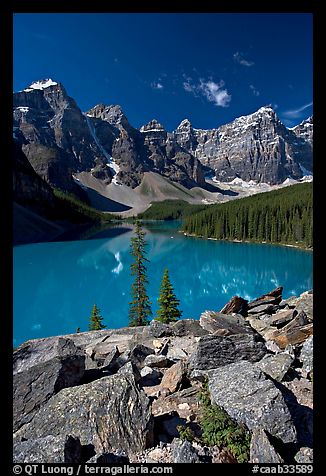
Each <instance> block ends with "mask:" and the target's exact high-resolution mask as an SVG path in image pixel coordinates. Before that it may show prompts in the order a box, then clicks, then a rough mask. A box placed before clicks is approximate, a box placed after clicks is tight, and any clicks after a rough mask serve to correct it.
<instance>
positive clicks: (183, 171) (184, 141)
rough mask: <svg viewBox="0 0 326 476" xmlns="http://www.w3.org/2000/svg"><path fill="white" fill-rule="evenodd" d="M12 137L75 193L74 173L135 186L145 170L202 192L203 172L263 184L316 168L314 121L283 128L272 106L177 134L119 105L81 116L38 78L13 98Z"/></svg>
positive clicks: (60, 90)
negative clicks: (137, 123)
mask: <svg viewBox="0 0 326 476" xmlns="http://www.w3.org/2000/svg"><path fill="white" fill-rule="evenodd" d="M13 106H14V109H13V128H14V137H15V139H16V141H17V142H18V143H20V145H21V147H22V150H23V152H24V153H25V154H26V156H27V158H28V160H29V162H30V163H31V165H32V166H33V168H34V170H35V171H36V172H37V173H38V174H39V175H40V176H41V177H42V178H44V179H45V180H46V181H47V182H49V183H50V184H52V185H54V186H57V187H60V188H63V189H66V190H70V191H76V190H77V189H78V188H79V191H80V187H78V185H77V184H78V182H77V181H76V179H75V180H74V176H75V174H76V173H79V172H83V171H89V172H91V174H92V175H93V176H94V177H96V178H97V179H99V180H102V181H104V183H106V184H108V183H111V182H113V183H114V184H124V185H126V186H128V187H131V188H135V187H137V186H139V185H140V184H141V182H142V179H143V177H144V174H145V173H146V172H155V173H157V174H160V175H162V176H163V177H166V178H168V179H170V180H172V181H173V182H177V183H179V184H181V185H183V186H185V187H187V188H188V189H189V188H192V187H195V186H199V187H203V188H204V187H205V178H204V177H205V175H206V176H209V175H210V176H211V177H215V180H218V181H221V182H230V181H232V180H233V179H235V178H240V179H242V180H244V181H250V180H254V181H256V182H258V183H260V182H265V183H269V184H279V183H282V182H283V181H284V180H285V179H286V178H287V177H291V178H293V179H300V178H302V177H303V175H305V174H306V172H307V171H312V168H313V167H312V134H313V119H312V117H311V118H309V119H307V120H306V121H304V122H302V123H301V124H300V125H298V126H296V127H295V128H292V129H288V128H286V127H285V126H284V125H283V124H282V122H281V121H280V119H279V118H278V117H277V114H276V113H275V111H274V110H273V109H272V108H271V107H262V108H260V109H259V110H258V111H257V112H255V113H253V114H250V115H248V116H243V117H240V118H238V119H236V120H234V121H233V122H231V123H230V124H226V125H223V126H221V127H219V128H217V129H211V130H202V129H195V128H193V127H192V125H191V123H190V122H189V121H188V120H187V119H185V120H183V121H182V122H181V123H180V125H179V126H178V127H177V129H176V130H175V131H173V132H171V133H170V132H167V131H166V130H165V129H164V127H163V126H162V125H161V124H160V123H159V122H157V121H156V120H152V121H150V122H149V123H148V124H146V125H144V126H143V127H141V128H140V129H136V128H134V127H133V126H132V125H131V124H130V123H129V121H128V119H127V117H126V116H125V114H124V113H123V111H122V109H121V107H120V106H118V105H109V106H106V105H104V104H99V105H97V106H95V107H94V108H92V109H91V110H89V111H87V112H86V113H83V112H82V111H81V110H80V108H79V107H78V105H77V103H76V101H75V100H74V99H72V98H71V97H69V96H68V94H67V92H66V90H65V88H64V86H63V85H62V84H61V83H58V82H55V81H53V80H40V81H37V82H35V83H33V84H31V85H30V86H29V87H28V88H26V89H24V90H23V91H19V92H16V93H14V98H13Z"/></svg>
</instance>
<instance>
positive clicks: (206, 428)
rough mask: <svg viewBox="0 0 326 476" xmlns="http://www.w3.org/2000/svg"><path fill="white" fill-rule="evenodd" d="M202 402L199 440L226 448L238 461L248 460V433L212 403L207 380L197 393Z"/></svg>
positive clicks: (244, 461)
mask: <svg viewBox="0 0 326 476" xmlns="http://www.w3.org/2000/svg"><path fill="white" fill-rule="evenodd" d="M199 400H200V402H201V403H202V417H201V419H200V427H201V430H202V435H201V440H202V442H203V443H204V444H205V445H207V446H214V445H216V446H221V447H226V448H228V449H229V450H230V451H231V453H232V455H233V456H234V457H235V458H236V460H237V462H238V463H246V462H248V461H249V448H250V439H251V436H250V433H249V431H248V430H247V429H246V427H245V426H244V425H241V424H240V425H239V424H238V423H237V422H235V421H234V420H233V419H232V418H231V417H230V416H229V415H228V414H227V413H226V411H225V410H223V408H221V407H219V406H218V405H215V404H212V403H211V399H210V395H209V390H208V382H207V380H206V381H205V382H204V383H203V386H202V391H201V393H200V395H199Z"/></svg>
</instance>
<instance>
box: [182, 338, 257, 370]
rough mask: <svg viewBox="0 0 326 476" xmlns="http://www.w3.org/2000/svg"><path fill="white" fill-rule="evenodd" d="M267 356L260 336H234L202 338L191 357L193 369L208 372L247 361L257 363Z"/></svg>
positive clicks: (190, 363)
mask: <svg viewBox="0 0 326 476" xmlns="http://www.w3.org/2000/svg"><path fill="white" fill-rule="evenodd" d="M265 354H266V348H265V345H264V343H263V342H261V341H260V340H259V336H258V335H251V334H234V335H230V336H226V337H221V336H215V335H208V336H204V337H201V338H200V340H199V342H198V344H197V349H196V351H195V352H194V353H193V355H192V356H191V357H190V361H189V366H190V368H191V369H198V370H207V369H214V368H216V367H220V366H224V365H228V364H231V363H233V362H237V361H239V360H246V361H250V362H257V361H258V360H260V359H262V357H263V356H264V355H265Z"/></svg>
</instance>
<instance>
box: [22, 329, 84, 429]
mask: <svg viewBox="0 0 326 476" xmlns="http://www.w3.org/2000/svg"><path fill="white" fill-rule="evenodd" d="M52 344H53V345H51V346H50V347H45V348H44V347H43V343H40V347H38V346H37V343H35V344H34V345H33V344H32V346H30V345H29V343H26V345H25V344H24V345H23V346H21V347H20V348H19V349H18V351H17V352H16V355H15V356H14V368H15V370H16V372H15V374H14V376H13V427H14V431H16V430H18V428H20V427H21V426H22V425H24V424H25V423H28V422H29V421H30V420H31V419H32V418H33V416H34V415H35V413H36V412H37V411H38V409H39V408H40V407H41V406H42V405H44V404H45V403H46V402H47V401H48V400H49V399H50V398H51V397H52V395H55V394H56V393H58V392H59V391H60V390H61V389H63V388H67V387H73V386H74V385H77V384H78V383H79V382H80V381H81V379H82V377H83V375H84V372H85V354H84V352H83V351H82V350H81V349H79V348H78V347H76V346H75V345H74V343H73V342H72V341H70V340H69V339H63V338H59V339H54V340H53V341H52ZM31 347H32V349H31ZM34 352H35V355H33V354H34ZM18 370H19V371H18Z"/></svg>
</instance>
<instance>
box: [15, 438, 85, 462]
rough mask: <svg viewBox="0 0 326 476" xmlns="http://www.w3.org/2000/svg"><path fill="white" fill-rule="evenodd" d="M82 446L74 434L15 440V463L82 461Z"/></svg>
mask: <svg viewBox="0 0 326 476" xmlns="http://www.w3.org/2000/svg"><path fill="white" fill-rule="evenodd" d="M81 457H82V446H81V444H80V441H79V438H75V437H73V436H72V435H67V436H64V435H57V436H53V435H48V436H44V437H42V438H36V439H29V440H27V441H15V442H14V447H13V462H14V463H81V462H82V461H81Z"/></svg>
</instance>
